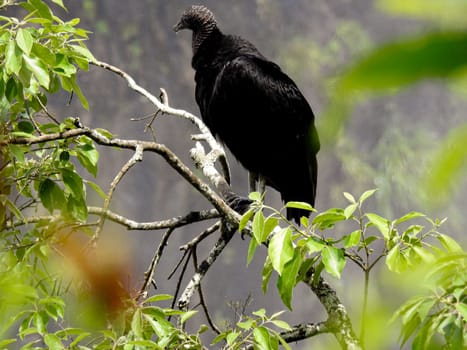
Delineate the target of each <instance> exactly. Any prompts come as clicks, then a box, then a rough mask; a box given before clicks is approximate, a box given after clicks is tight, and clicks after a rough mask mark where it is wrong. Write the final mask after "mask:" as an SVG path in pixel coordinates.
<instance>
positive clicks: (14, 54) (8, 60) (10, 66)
mask: <svg viewBox="0 0 467 350" xmlns="http://www.w3.org/2000/svg"><path fill="white" fill-rule="evenodd" d="M22 57H23V56H22V55H21V50H20V48H19V47H18V45H16V42H15V41H14V40H10V41H9V42H8V44H7V46H6V54H5V61H4V64H5V68H6V70H7V72H8V73H15V74H19V71H20V69H21V65H22V62H23V59H22ZM7 86H8V85H7Z"/></svg>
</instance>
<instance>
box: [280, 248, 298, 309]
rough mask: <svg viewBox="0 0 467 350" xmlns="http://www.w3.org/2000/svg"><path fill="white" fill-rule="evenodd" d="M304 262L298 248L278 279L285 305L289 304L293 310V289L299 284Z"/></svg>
mask: <svg viewBox="0 0 467 350" xmlns="http://www.w3.org/2000/svg"><path fill="white" fill-rule="evenodd" d="M302 262H303V258H302V254H301V253H300V251H299V250H298V249H296V250H295V254H294V256H293V258H292V260H290V261H289V262H287V264H285V266H284V269H283V273H282V274H281V275H280V276H279V278H278V279H277V289H278V290H279V295H280V297H281V299H282V302H283V303H284V305H285V306H287V307H288V308H289V309H290V310H292V294H293V289H294V287H295V285H296V284H297V275H298V271H299V270H300V266H301V265H302Z"/></svg>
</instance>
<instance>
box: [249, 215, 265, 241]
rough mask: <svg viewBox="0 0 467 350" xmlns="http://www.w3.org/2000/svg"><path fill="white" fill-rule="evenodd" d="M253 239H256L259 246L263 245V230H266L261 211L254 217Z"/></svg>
mask: <svg viewBox="0 0 467 350" xmlns="http://www.w3.org/2000/svg"><path fill="white" fill-rule="evenodd" d="M252 228H253V237H254V238H255V239H256V242H258V243H259V244H261V243H263V242H264V241H263V230H264V215H263V212H262V211H261V210H259V211H257V212H256V213H255V216H254V217H253V224H252Z"/></svg>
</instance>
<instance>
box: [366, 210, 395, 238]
mask: <svg viewBox="0 0 467 350" xmlns="http://www.w3.org/2000/svg"><path fill="white" fill-rule="evenodd" d="M365 216H366V217H367V218H368V220H369V221H370V222H371V223H372V224H373V225H374V226H376V228H377V229H378V230H379V232H381V234H382V235H383V237H384V239H385V240H388V239H389V225H390V223H389V220H387V219H385V218H383V217H381V216H379V215H377V214H374V213H366V214H365Z"/></svg>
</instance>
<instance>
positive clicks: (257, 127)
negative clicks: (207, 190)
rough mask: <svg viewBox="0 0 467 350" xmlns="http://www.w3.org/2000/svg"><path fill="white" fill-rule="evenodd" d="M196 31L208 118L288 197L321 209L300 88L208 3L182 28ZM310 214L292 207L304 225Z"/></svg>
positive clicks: (200, 93)
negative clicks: (221, 22) (220, 21)
mask: <svg viewBox="0 0 467 350" xmlns="http://www.w3.org/2000/svg"><path fill="white" fill-rule="evenodd" d="M181 29H190V30H192V31H193V59H192V66H193V68H194V69H195V71H196V74H195V81H196V102H197V103H198V105H199V108H200V111H201V116H202V118H203V121H204V122H205V123H206V125H207V126H208V127H209V129H210V130H211V132H212V133H213V134H214V136H216V137H217V138H218V139H219V140H220V141H221V142H222V143H224V144H225V145H226V146H227V147H228V148H229V149H230V151H231V152H232V154H233V155H234V156H235V157H236V158H237V159H238V161H239V162H240V163H241V164H242V165H243V166H244V167H245V168H246V169H247V170H249V171H250V172H253V173H256V174H259V175H260V176H261V177H263V178H264V179H265V181H266V185H268V186H270V187H273V188H274V189H276V190H277V191H279V192H280V194H281V197H282V200H283V201H285V202H288V201H302V202H308V203H310V204H311V205H314V202H315V195H316V179H317V171H318V166H317V162H316V153H317V152H318V150H319V139H318V134H317V132H316V129H315V126H314V115H313V112H312V110H311V108H310V106H309V104H308V102H307V101H306V100H305V98H304V97H303V95H302V93H301V92H300V90H299V89H298V88H297V86H296V85H295V83H294V82H293V81H292V79H290V78H289V77H288V76H287V75H286V74H285V73H284V72H282V70H281V69H280V67H279V66H278V65H276V64H275V63H273V62H271V61H269V60H267V59H266V58H265V57H264V56H263V55H262V54H261V53H260V52H259V51H258V50H257V49H256V48H255V47H254V46H253V45H252V44H251V43H250V42H248V41H246V40H244V39H242V38H240V37H238V36H232V35H224V34H223V33H222V32H221V31H220V30H219V28H218V26H217V22H216V20H215V18H214V15H213V14H212V12H211V11H209V10H208V9H207V8H206V7H204V6H192V7H190V8H189V9H187V10H186V11H185V12H184V13H183V15H182V17H181V19H180V22H179V23H178V24H177V25H176V26H175V27H174V30H175V31H178V30H181ZM302 215H308V212H306V211H303V210H299V209H290V208H289V209H288V210H287V217H288V218H289V219H294V220H295V221H297V222H299V220H300V217H301V216H302Z"/></svg>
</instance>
